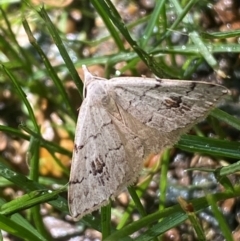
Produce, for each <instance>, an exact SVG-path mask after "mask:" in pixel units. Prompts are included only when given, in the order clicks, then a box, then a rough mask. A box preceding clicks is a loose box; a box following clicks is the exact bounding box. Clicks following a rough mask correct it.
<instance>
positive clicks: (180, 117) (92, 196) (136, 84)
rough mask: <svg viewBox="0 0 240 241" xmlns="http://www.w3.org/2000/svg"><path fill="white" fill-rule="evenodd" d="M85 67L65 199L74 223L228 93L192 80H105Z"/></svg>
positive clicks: (114, 193)
mask: <svg viewBox="0 0 240 241" xmlns="http://www.w3.org/2000/svg"><path fill="white" fill-rule="evenodd" d="M83 69H84V74H85V81H84V83H85V86H86V93H87V97H86V99H85V100H84V101H83V104H82V106H81V109H80V113H79V117H78V123H77V128H76V136H75V147H74V151H73V158H72V167H71V175H70V181H69V197H68V200H69V207H70V213H71V215H72V216H73V217H74V218H78V219H79V218H81V217H82V216H84V215H86V214H88V213H91V212H92V211H94V210H97V209H99V208H100V207H101V206H103V205H105V204H107V203H108V201H109V198H113V197H115V196H117V195H118V194H119V193H120V192H121V191H122V189H123V188H125V187H127V186H128V185H129V184H131V183H132V182H133V181H135V179H136V177H137V176H138V174H139V171H140V169H141V166H142V162H143V159H144V158H146V157H147V155H149V154H150V153H151V152H159V151H161V150H162V149H163V148H164V147H167V146H170V145H173V144H174V143H175V142H176V141H177V140H178V138H179V136H180V135H181V134H182V133H184V132H186V131H187V130H188V129H189V128H191V127H192V126H193V125H194V124H195V123H197V122H198V121H200V120H202V119H204V117H205V116H206V115H207V114H208V112H209V111H210V110H211V109H212V108H214V106H215V105H216V104H217V103H218V102H219V101H220V100H221V99H222V97H224V96H225V95H226V94H227V93H228V90H227V89H226V88H224V87H222V86H218V85H212V84H208V83H199V82H194V81H189V82H188V81H177V80H165V79H162V80H156V79H152V78H139V77H124V78H113V79H110V80H106V79H103V78H97V77H94V76H93V75H91V74H90V73H89V72H88V70H87V69H86V67H85V66H83Z"/></svg>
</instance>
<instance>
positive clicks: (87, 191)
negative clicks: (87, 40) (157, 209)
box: [68, 98, 143, 219]
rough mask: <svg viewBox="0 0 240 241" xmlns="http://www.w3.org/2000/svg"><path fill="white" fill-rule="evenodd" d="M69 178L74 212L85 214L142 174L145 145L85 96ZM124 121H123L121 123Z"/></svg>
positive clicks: (70, 196)
mask: <svg viewBox="0 0 240 241" xmlns="http://www.w3.org/2000/svg"><path fill="white" fill-rule="evenodd" d="M78 122H79V123H78V124H77V128H78V129H77V130H76V136H75V148H74V151H73V158H72V160H73V161H72V166H71V175H70V181H69V194H68V195H69V196H68V202H69V208H70V213H71V216H72V217H74V218H76V219H80V218H81V217H82V216H84V215H86V214H88V213H91V212H93V211H94V210H97V209H99V208H100V207H101V206H104V205H106V204H107V203H108V202H109V198H110V197H115V196H117V195H118V194H119V193H120V192H121V191H122V189H123V188H125V187H126V186H127V185H128V184H130V183H131V182H132V181H133V180H134V179H135V178H136V177H137V175H138V173H139V170H140V168H141V163H138V164H136V163H134V162H132V160H135V159H136V158H137V159H140V160H141V159H142V158H143V147H142V146H141V142H140V140H138V137H135V136H133V135H132V134H131V133H130V132H129V131H128V129H127V128H126V127H124V126H119V128H120V129H121V131H122V132H124V133H125V135H124V136H122V135H121V134H120V135H119V132H118V131H117V129H116V127H115V124H114V123H113V122H112V120H111V118H110V117H109V113H108V112H107V111H106V110H105V109H104V108H102V107H95V106H94V105H92V104H91V99H90V98H88V99H85V100H84V102H83V104H82V106H81V109H80V113H79V117H78ZM119 125H121V123H119Z"/></svg>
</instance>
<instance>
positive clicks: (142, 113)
mask: <svg viewBox="0 0 240 241" xmlns="http://www.w3.org/2000/svg"><path fill="white" fill-rule="evenodd" d="M108 92H109V93H110V95H111V96H112V98H114V100H115V103H116V105H117V106H118V109H119V111H120V112H121V115H122V118H123V119H125V120H124V122H125V124H126V126H127V127H128V128H129V129H131V130H132V131H133V132H134V133H136V134H138V135H139V136H142V137H143V138H145V139H146V140H149V144H147V145H152V144H153V145H154V143H153V142H151V141H150V139H151V136H150V135H152V137H153V136H155V137H157V138H158V139H159V137H160V138H161V140H160V141H161V142H159V141H158V143H157V144H155V148H154V151H155V152H156V150H157V149H159V148H164V147H166V146H170V145H173V144H174V143H175V142H176V141H177V140H178V138H179V136H180V135H181V134H182V133H184V132H186V131H187V130H189V129H190V128H191V127H192V126H193V125H195V124H196V123H197V122H199V121H201V120H202V119H204V118H205V117H206V116H207V114H208V113H209V112H210V110H211V109H212V108H214V107H215V106H216V104H217V103H218V102H219V101H220V100H221V99H222V98H223V97H224V96H225V95H226V94H227V93H228V90H227V89H226V88H225V87H223V86H220V85H214V84H209V83H203V82H194V81H179V80H168V79H161V80H156V79H153V78H143V77H141V78H135V77H134V78H132V77H126V78H113V79H111V80H110V81H109V82H108ZM112 114H113V113H112ZM130 120H132V121H130ZM141 124H142V125H141ZM144 126H146V127H150V128H144ZM155 140H156V138H155ZM158 151H160V149H159V150H158Z"/></svg>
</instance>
